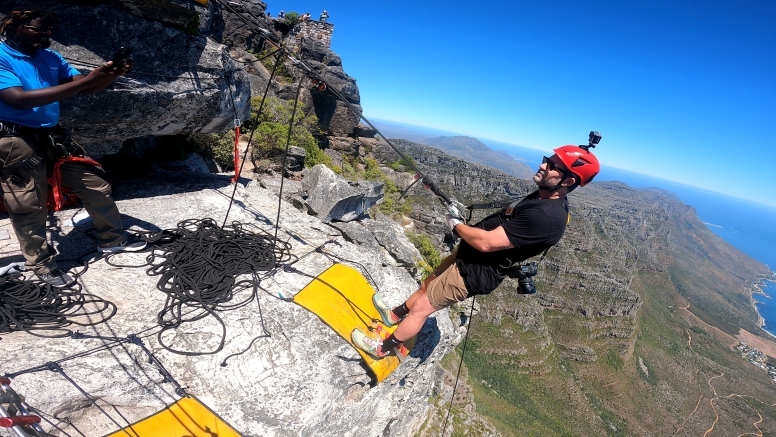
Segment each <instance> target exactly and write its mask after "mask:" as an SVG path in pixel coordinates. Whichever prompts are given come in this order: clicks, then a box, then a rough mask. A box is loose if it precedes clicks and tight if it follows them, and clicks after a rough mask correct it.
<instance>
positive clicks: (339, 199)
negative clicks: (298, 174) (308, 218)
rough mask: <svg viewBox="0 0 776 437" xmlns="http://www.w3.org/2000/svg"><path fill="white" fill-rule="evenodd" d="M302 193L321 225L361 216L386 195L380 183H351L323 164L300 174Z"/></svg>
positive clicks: (310, 210)
mask: <svg viewBox="0 0 776 437" xmlns="http://www.w3.org/2000/svg"><path fill="white" fill-rule="evenodd" d="M303 175H304V179H303V180H302V193H303V198H304V200H305V203H306V204H307V207H308V208H309V212H310V213H311V214H312V215H315V216H317V217H318V218H319V219H321V221H322V222H324V223H329V222H331V221H332V220H339V221H344V222H347V221H351V220H355V219H357V218H359V217H362V216H363V215H364V214H365V213H366V211H367V210H369V208H371V207H372V206H373V205H375V204H376V203H378V202H380V201H381V200H382V199H383V196H384V195H385V193H384V191H383V184H382V183H379V182H371V181H359V182H350V181H347V180H345V179H343V178H342V177H340V176H338V175H337V174H335V173H334V172H333V171H331V170H330V169H329V168H328V167H326V166H325V165H323V164H318V165H316V166H315V167H313V168H310V169H307V170H305V171H304V172H303Z"/></svg>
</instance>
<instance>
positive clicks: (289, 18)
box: [286, 12, 299, 27]
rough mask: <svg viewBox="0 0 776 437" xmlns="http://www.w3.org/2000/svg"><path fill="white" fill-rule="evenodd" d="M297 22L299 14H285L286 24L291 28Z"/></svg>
mask: <svg viewBox="0 0 776 437" xmlns="http://www.w3.org/2000/svg"><path fill="white" fill-rule="evenodd" d="M298 22H299V14H297V13H296V12H288V13H287V14H286V24H288V25H289V26H291V27H293V26H295V25H296V23H298Z"/></svg>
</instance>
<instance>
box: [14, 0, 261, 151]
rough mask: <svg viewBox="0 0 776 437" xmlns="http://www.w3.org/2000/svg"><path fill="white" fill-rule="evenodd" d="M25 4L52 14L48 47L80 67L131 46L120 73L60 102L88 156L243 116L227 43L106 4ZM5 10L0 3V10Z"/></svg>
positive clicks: (64, 119)
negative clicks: (100, 87) (101, 86)
mask: <svg viewBox="0 0 776 437" xmlns="http://www.w3.org/2000/svg"><path fill="white" fill-rule="evenodd" d="M28 3H29V5H30V6H34V7H38V8H42V9H46V10H50V11H52V12H55V13H56V14H57V17H58V20H59V21H60V23H61V25H60V26H59V29H58V30H57V33H56V34H55V35H54V36H53V38H52V48H53V49H54V50H56V51H58V52H60V53H61V54H62V55H63V56H64V57H65V58H66V59H67V60H68V61H69V62H70V64H71V65H73V67H75V68H76V69H78V70H79V71H80V72H81V73H84V74H85V73H88V72H89V71H91V70H92V69H93V68H94V67H95V66H97V65H101V64H102V63H104V62H106V60H109V59H110V58H111V57H112V56H113V53H114V52H115V51H117V50H118V49H119V48H120V47H122V46H125V47H131V48H132V49H133V54H132V57H133V58H134V60H135V64H134V68H133V70H132V72H131V73H129V74H128V75H127V76H125V77H120V78H118V79H117V80H116V82H115V83H114V84H112V85H111V86H110V87H109V88H108V89H106V90H104V91H101V92H99V93H96V94H94V95H91V96H85V95H80V94H79V95H76V96H74V97H72V98H68V99H65V100H64V101H62V102H61V110H62V116H61V123H62V125H64V126H66V127H69V128H71V129H72V134H73V137H74V138H75V139H76V140H77V141H78V142H79V143H80V144H82V145H83V146H84V147H85V148H86V149H87V152H88V153H89V154H90V155H91V156H94V157H99V156H103V155H106V154H109V153H115V152H116V151H117V150H118V149H119V148H120V147H121V145H122V143H123V141H124V140H126V139H129V138H137V137H141V136H146V135H153V136H159V135H173V134H181V133H195V132H223V131H224V130H227V129H229V128H230V127H232V126H233V124H234V119H236V118H239V119H246V118H247V117H248V116H249V114H250V102H249V100H250V83H249V80H248V76H247V74H246V72H245V70H244V68H243V66H242V64H239V63H236V62H234V61H233V60H232V59H231V58H230V57H229V52H228V50H227V47H226V46H224V45H222V44H219V43H217V42H215V41H214V40H213V39H210V38H206V37H204V36H194V35H189V34H186V33H184V32H182V31H181V30H178V29H175V28H172V27H167V26H165V25H163V24H162V23H160V22H157V21H150V20H146V19H143V18H139V17H138V16H137V15H135V14H131V13H130V12H128V11H125V10H124V9H121V8H116V7H113V6H109V5H98V6H77V5H72V4H67V3H64V2H52V1H35V2H28ZM123 3H125V4H128V3H133V2H123ZM134 3H137V4H140V3H141V2H134ZM149 3H150V2H149ZM156 3H159V2H156ZM10 9H11V6H10V5H0V15H3V16H4V15H5V14H7V13H8V12H9V11H10ZM139 15H148V14H139ZM96 30H99V31H96Z"/></svg>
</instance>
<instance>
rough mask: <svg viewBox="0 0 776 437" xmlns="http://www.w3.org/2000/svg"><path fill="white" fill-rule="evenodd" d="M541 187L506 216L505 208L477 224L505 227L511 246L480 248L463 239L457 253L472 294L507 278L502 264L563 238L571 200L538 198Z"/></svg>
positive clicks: (511, 261)
mask: <svg viewBox="0 0 776 437" xmlns="http://www.w3.org/2000/svg"><path fill="white" fill-rule="evenodd" d="M537 195H538V191H537V192H534V193H531V194H530V195H528V196H527V197H526V198H525V199H523V200H522V201H520V203H518V204H517V206H516V207H515V210H514V212H513V213H512V218H510V219H508V220H507V218H508V217H507V216H506V215H505V214H504V212H503V211H502V212H500V213H498V214H493V215H491V216H488V217H486V218H485V219H483V220H482V221H481V222H479V223H477V224H475V225H473V226H474V227H477V228H481V229H485V230H486V231H491V230H493V229H496V228H497V227H499V226H503V227H504V231H505V232H506V234H507V238H509V241H510V242H511V243H512V245H513V246H514V247H513V248H512V249H505V250H498V251H495V252H480V251H478V250H477V249H475V248H473V247H472V246H470V245H469V244H468V243H467V242H465V241H461V245H460V247H459V248H458V255H457V257H456V259H457V263H458V268H459V269H460V271H461V276H463V278H464V282H465V283H466V289H467V290H468V291H469V296H472V295H477V294H488V293H490V292H491V291H493V290H495V289H496V287H498V286H499V284H501V281H503V280H504V277H505V276H504V275H503V274H502V273H500V272H499V271H498V269H497V267H498V266H499V265H501V266H506V265H508V264H510V263H516V262H521V261H523V260H526V259H528V258H530V257H532V256H536V255H539V254H540V253H542V252H544V250H545V249H547V248H548V247H550V246H552V245H553V244H555V243H557V242H558V241H560V238H561V237H562V236H563V232H564V231H565V230H566V223H567V222H568V201H567V200H566V199H565V198H563V199H537V198H536V196H537Z"/></svg>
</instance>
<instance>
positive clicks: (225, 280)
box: [106, 219, 290, 355]
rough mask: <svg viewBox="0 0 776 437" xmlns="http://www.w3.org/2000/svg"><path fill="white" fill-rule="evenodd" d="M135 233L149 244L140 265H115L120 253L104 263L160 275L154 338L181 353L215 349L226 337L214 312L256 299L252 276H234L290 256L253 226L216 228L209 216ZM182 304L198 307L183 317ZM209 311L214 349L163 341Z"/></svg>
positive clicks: (263, 268) (286, 246) (268, 266)
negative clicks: (215, 333)
mask: <svg viewBox="0 0 776 437" xmlns="http://www.w3.org/2000/svg"><path fill="white" fill-rule="evenodd" d="M139 234H140V235H141V236H142V237H143V238H144V239H145V240H146V241H148V242H149V243H150V244H151V252H150V253H149V254H148V256H147V257H146V263H145V264H142V265H140V266H138V265H125V264H119V263H117V262H116V261H114V257H116V256H119V255H120V254H112V255H109V256H108V257H106V262H107V263H108V264H109V265H112V266H116V267H143V266H147V267H148V269H147V270H146V272H147V273H148V274H149V275H151V276H159V280H158V281H157V286H156V288H157V289H158V290H160V291H162V292H163V293H165V294H166V295H167V300H166V302H165V304H164V307H163V308H162V310H161V311H159V313H158V315H157V322H158V323H159V325H160V326H161V327H162V329H161V331H159V333H158V334H157V339H158V340H159V343H160V344H161V345H162V346H163V347H164V348H165V349H167V350H169V351H171V352H174V353H177V354H181V355H206V354H214V353H217V352H219V351H220V350H221V349H222V348H223V346H224V342H225V340H226V338H225V337H226V325H225V324H224V322H223V320H222V319H221V317H220V316H219V315H218V312H219V311H225V310H232V309H236V308H239V307H242V306H245V305H247V304H248V303H249V302H251V301H252V300H253V299H256V298H257V283H256V282H257V276H255V275H253V276H252V277H251V279H241V280H238V279H237V278H238V277H239V276H241V275H249V274H253V273H254V272H257V271H267V270H270V269H272V268H274V267H275V266H276V265H277V263H278V262H282V261H287V260H289V259H290V255H289V250H290V245H289V244H288V243H285V242H281V241H277V240H276V239H274V238H272V237H271V236H270V235H268V234H265V233H264V231H262V230H261V229H259V228H258V227H256V226H253V225H250V224H247V225H246V224H242V223H239V222H233V223H232V224H231V225H228V226H225V227H219V226H218V224H217V223H216V222H215V220H213V219H202V220H198V219H188V220H183V221H181V222H179V223H178V225H177V227H176V228H174V229H165V230H162V231H158V232H140V233H139ZM248 289H250V294H249V296H248V297H246V298H244V299H242V300H240V301H238V302H232V300H233V299H234V297H235V296H236V295H238V294H239V293H240V292H242V291H243V290H248ZM187 308H196V309H198V310H199V311H198V312H197V314H195V315H193V316H190V317H186V316H184V309H187ZM208 316H209V317H212V318H214V319H215V320H216V321H217V322H218V323H219V324H220V325H221V339H220V342H219V345H218V347H217V348H216V349H214V350H212V351H206V352H190V351H182V350H176V349H174V348H172V347H170V346H168V345H166V344H165V341H164V340H163V336H164V334H165V333H166V332H167V331H169V330H173V329H177V328H179V327H180V326H181V325H182V324H183V323H187V322H194V321H197V320H200V319H203V318H205V317H208Z"/></svg>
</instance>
